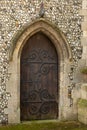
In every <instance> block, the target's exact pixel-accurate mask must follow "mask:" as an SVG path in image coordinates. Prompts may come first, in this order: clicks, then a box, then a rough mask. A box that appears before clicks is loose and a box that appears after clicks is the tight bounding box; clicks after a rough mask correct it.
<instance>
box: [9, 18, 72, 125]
mask: <svg viewBox="0 0 87 130" xmlns="http://www.w3.org/2000/svg"><path fill="white" fill-rule="evenodd" d="M39 31H41V32H42V33H44V34H45V35H46V36H47V37H48V38H49V39H50V40H51V41H52V43H53V44H54V46H55V48H56V51H57V54H58V60H59V66H58V67H59V72H58V73H59V74H58V75H59V88H60V91H59V117H58V119H63V118H64V111H66V110H65V108H64V106H63V105H64V103H65V93H66V94H67V89H66V86H67V85H68V79H67V74H68V73H67V71H66V70H67V68H69V64H70V63H69V62H70V59H71V58H72V55H71V50H70V47H69V45H68V43H67V42H66V40H65V37H64V35H63V34H62V32H61V31H60V30H58V29H57V28H56V27H55V26H53V25H52V24H51V23H50V22H49V21H45V20H44V19H42V18H41V19H39V20H37V21H36V22H34V23H32V24H31V25H29V26H27V28H26V29H24V31H23V32H22V33H21V35H20V36H19V37H17V38H16V39H17V40H15V42H14V43H13V49H12V50H13V51H11V52H10V56H11V57H10V58H11V61H10V68H9V69H10V72H11V78H10V80H9V82H8V86H9V91H10V92H11V95H12V97H11V100H9V104H8V112H9V113H8V121H9V123H19V122H20V56H21V52H22V49H23V47H24V45H25V44H26V41H27V40H28V39H29V38H30V37H31V36H33V35H34V34H36V33H37V32H39ZM66 80H67V82H65V81H66ZM67 100H68V99H67V98H66V104H67V102H68V101H67ZM10 110H11V111H10ZM13 115H14V116H13Z"/></svg>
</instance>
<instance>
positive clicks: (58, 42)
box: [10, 18, 72, 59]
mask: <svg viewBox="0 0 87 130" xmlns="http://www.w3.org/2000/svg"><path fill="white" fill-rule="evenodd" d="M39 31H42V32H43V33H44V34H45V35H47V36H48V37H49V38H50V39H51V40H52V42H53V43H54V45H55V47H56V48H57V52H58V53H59V56H60V57H61V58H62V59H64V58H69V59H71V58H72V54H71V49H70V46H69V44H68V42H67V40H66V38H65V36H64V34H63V33H62V32H61V31H60V30H59V29H58V28H57V27H56V26H55V25H53V24H52V23H51V22H50V21H47V20H45V19H43V18H41V19H39V20H37V21H35V22H33V23H31V24H30V25H26V26H25V27H23V28H22V29H20V30H19V31H18V32H17V33H16V35H15V36H14V38H13V40H12V48H11V51H10V59H12V57H13V54H14V51H15V48H16V47H17V48H18V56H19V55H20V53H21V50H22V47H23V46H24V44H25V43H26V41H27V39H29V38H30V37H31V36H32V35H34V34H35V33H37V32H39Z"/></svg>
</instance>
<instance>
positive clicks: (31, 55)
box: [20, 32, 58, 121]
mask: <svg viewBox="0 0 87 130" xmlns="http://www.w3.org/2000/svg"><path fill="white" fill-rule="evenodd" d="M20 75H21V83H20V85H21V87H20V110H21V113H20V114H21V121H25V120H40V119H56V118H57V117H58V57H57V53H56V50H55V47H54V45H53V44H52V42H51V40H49V38H48V37H47V36H45V35H44V34H43V33H41V32H38V33H36V34H34V35H33V36H32V37H31V38H30V39H29V40H28V41H27V42H26V44H25V46H24V47H23V50H22V54H21V71H20Z"/></svg>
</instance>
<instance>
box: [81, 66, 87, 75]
mask: <svg viewBox="0 0 87 130" xmlns="http://www.w3.org/2000/svg"><path fill="white" fill-rule="evenodd" d="M81 73H82V74H87V66H85V67H84V68H82V69H81Z"/></svg>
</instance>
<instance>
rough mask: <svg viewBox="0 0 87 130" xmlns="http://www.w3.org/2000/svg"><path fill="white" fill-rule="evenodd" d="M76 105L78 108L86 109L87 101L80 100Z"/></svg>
mask: <svg viewBox="0 0 87 130" xmlns="http://www.w3.org/2000/svg"><path fill="white" fill-rule="evenodd" d="M78 105H79V106H80V107H87V100H85V99H80V100H79V102H78Z"/></svg>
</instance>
